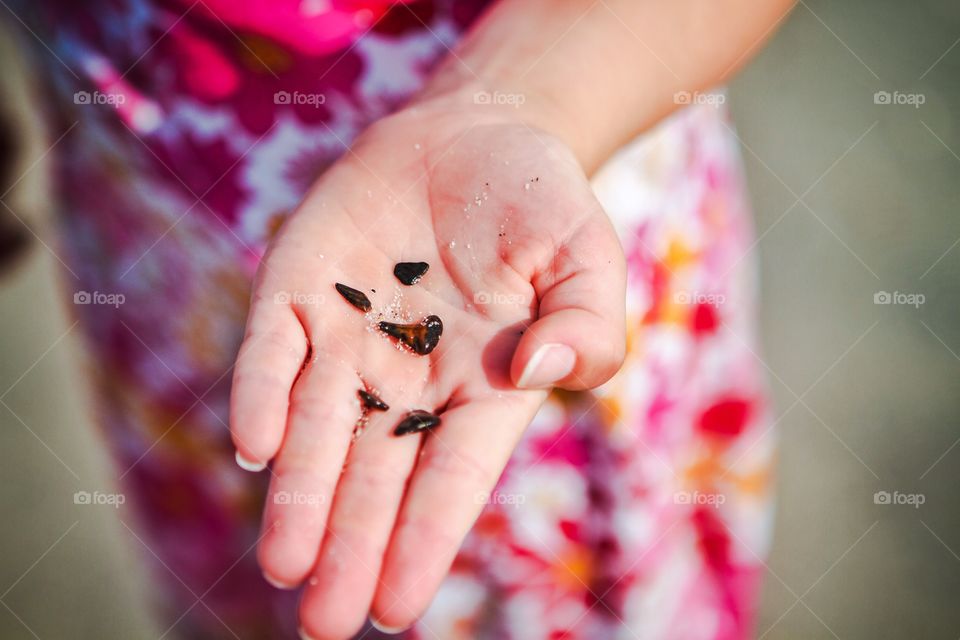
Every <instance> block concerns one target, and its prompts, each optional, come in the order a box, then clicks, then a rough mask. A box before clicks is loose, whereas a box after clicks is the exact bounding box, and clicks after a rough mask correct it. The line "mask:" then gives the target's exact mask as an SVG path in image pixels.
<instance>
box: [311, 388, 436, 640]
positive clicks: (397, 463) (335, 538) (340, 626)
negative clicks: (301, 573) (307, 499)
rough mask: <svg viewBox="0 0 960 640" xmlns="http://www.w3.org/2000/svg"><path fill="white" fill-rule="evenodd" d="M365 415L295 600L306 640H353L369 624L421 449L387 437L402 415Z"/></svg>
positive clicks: (411, 442) (415, 443)
mask: <svg viewBox="0 0 960 640" xmlns="http://www.w3.org/2000/svg"><path fill="white" fill-rule="evenodd" d="M394 404H395V405H396V404H397V403H396V402H394ZM368 415H369V420H368V423H367V425H366V426H365V428H364V431H363V435H362V436H361V437H360V438H359V439H358V440H357V441H356V442H355V443H354V446H353V448H352V449H351V451H350V455H349V457H348V462H347V466H346V468H345V469H344V472H343V476H342V478H341V479H340V484H339V485H338V486H337V494H336V496H335V498H334V503H333V510H332V512H331V514H330V519H329V524H328V526H327V533H326V537H325V538H324V541H323V546H322V548H321V551H320V556H319V558H318V559H317V564H316V566H315V568H314V570H313V578H312V579H311V580H310V585H309V586H308V587H307V588H306V590H305V591H304V593H303V597H302V598H301V600H300V626H301V629H302V630H303V635H304V636H305V637H309V638H313V639H314V640H324V639H326V638H349V637H353V635H354V634H355V633H356V632H357V631H358V630H359V629H360V628H361V626H362V625H363V623H364V622H365V621H366V619H367V615H368V612H369V611H370V603H371V601H372V600H373V594H374V592H375V590H376V586H377V582H378V579H379V575H380V569H381V565H382V562H383V554H384V552H385V551H386V547H387V542H388V541H389V539H390V532H391V530H392V529H393V525H394V522H395V520H396V516H397V512H398V511H399V510H400V502H401V500H402V499H403V493H404V490H405V488H406V484H407V479H408V478H409V476H410V473H411V471H412V470H413V467H414V464H415V462H416V457H417V452H418V451H419V448H420V442H421V439H420V438H397V437H395V436H393V435H392V431H393V428H394V426H395V425H396V424H397V422H399V420H400V419H401V417H402V415H403V411H400V410H398V409H396V408H392V409H391V410H390V411H389V412H386V413H383V412H370V414H368Z"/></svg>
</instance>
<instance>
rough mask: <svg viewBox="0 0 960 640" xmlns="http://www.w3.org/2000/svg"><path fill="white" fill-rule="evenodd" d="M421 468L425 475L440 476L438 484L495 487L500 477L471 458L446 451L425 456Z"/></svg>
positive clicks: (421, 461)
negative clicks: (448, 483)
mask: <svg viewBox="0 0 960 640" xmlns="http://www.w3.org/2000/svg"><path fill="white" fill-rule="evenodd" d="M419 466H420V467H421V469H422V470H423V471H424V472H425V473H428V474H431V475H434V474H435V475H438V476H440V478H441V479H440V480H439V481H438V484H440V483H443V482H450V483H453V484H454V485H456V484H462V483H464V482H466V483H469V484H471V485H474V486H481V487H487V486H493V484H494V483H495V482H496V480H497V477H498V476H499V473H494V472H493V471H492V470H491V469H489V468H488V467H487V466H486V465H484V464H482V463H480V462H479V461H478V460H476V459H474V458H473V457H471V456H468V455H466V454H463V453H453V452H451V451H446V450H445V451H439V452H435V453H428V454H426V455H424V457H423V458H421V460H420V465H419Z"/></svg>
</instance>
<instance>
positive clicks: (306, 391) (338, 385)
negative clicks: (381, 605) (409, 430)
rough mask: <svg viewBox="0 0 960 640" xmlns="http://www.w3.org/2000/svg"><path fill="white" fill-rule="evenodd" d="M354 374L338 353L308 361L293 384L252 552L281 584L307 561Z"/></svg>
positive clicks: (354, 410)
mask: <svg viewBox="0 0 960 640" xmlns="http://www.w3.org/2000/svg"><path fill="white" fill-rule="evenodd" d="M358 386H359V381H358V378H357V375H356V373H355V372H354V371H353V370H352V369H350V368H349V367H346V366H344V365H342V364H339V361H338V359H337V358H336V357H324V356H320V357H319V359H318V360H317V361H315V362H311V363H310V364H308V366H307V368H306V369H305V370H304V372H303V374H302V375H301V376H300V379H299V380H298V381H297V384H296V385H295V387H294V390H293V394H292V397H291V405H290V417H289V424H288V427H287V433H286V437H285V438H284V441H283V447H282V449H281V450H280V453H279V455H278V456H277V459H276V462H275V463H274V465H273V473H274V477H273V480H272V482H271V483H270V491H269V493H268V496H267V503H266V505H265V507H264V515H263V525H264V535H263V538H262V539H261V541H260V547H259V551H258V556H259V559H260V566H261V567H262V568H263V571H264V574H265V576H266V577H267V579H268V580H269V581H270V582H271V583H273V584H275V585H277V586H282V587H293V586H295V585H297V584H299V583H300V582H302V581H303V579H304V577H305V576H306V575H307V573H308V572H309V571H310V567H312V566H313V563H314V560H315V559H316V556H317V550H318V549H319V547H320V540H321V539H322V537H323V530H324V525H325V523H326V519H327V513H328V512H329V509H330V503H331V500H332V497H333V492H334V490H335V489H336V486H337V482H338V480H339V478H340V470H341V469H342V467H343V461H344V458H345V457H346V453H347V449H348V448H349V446H350V439H351V435H352V433H353V430H354V425H355V424H356V421H357V418H358V417H359V416H360V405H359V401H358V400H357V388H358Z"/></svg>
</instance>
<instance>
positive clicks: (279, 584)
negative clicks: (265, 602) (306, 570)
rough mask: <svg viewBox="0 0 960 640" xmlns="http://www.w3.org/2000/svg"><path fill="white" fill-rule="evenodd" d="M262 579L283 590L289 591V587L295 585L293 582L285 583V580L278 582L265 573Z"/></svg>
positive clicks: (293, 587) (292, 587) (291, 587)
mask: <svg viewBox="0 0 960 640" xmlns="http://www.w3.org/2000/svg"><path fill="white" fill-rule="evenodd" d="M263 579H264V580H266V581H267V582H269V583H270V584H272V585H273V586H274V587H276V588H277V589H283V590H284V591H290V590H291V589H295V588H296V587H297V585H295V584H287V583H285V582H280V581H279V580H277V579H276V578H274V577H272V576H270V575H268V574H267V573H264V574H263Z"/></svg>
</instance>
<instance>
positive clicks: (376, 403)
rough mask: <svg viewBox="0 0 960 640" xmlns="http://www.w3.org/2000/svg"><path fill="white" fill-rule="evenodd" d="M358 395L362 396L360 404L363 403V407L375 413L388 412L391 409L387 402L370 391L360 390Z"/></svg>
mask: <svg viewBox="0 0 960 640" xmlns="http://www.w3.org/2000/svg"><path fill="white" fill-rule="evenodd" d="M357 395H358V396H360V402H362V403H363V406H364V407H366V408H367V409H373V410H374V411H387V410H388V409H390V407H389V405H387V403H386V402H384V401H383V400H381V399H380V398H378V397H377V396H375V395H373V394H372V393H370V392H369V391H365V390H364V389H360V390H358V391H357Z"/></svg>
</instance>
